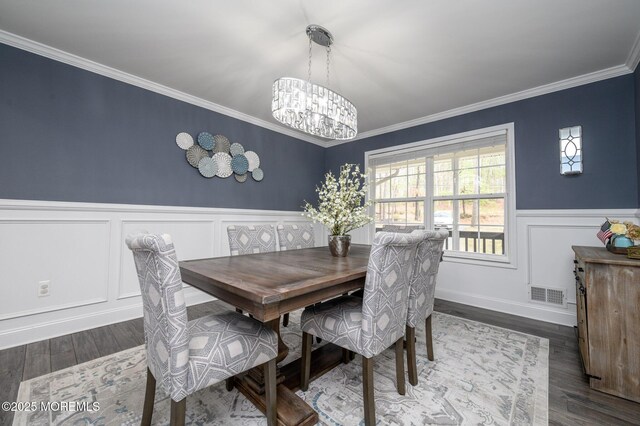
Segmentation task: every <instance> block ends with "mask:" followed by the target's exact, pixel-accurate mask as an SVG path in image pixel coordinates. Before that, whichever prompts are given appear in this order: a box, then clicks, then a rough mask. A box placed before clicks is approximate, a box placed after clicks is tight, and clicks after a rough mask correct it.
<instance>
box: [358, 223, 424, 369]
mask: <svg viewBox="0 0 640 426" xmlns="http://www.w3.org/2000/svg"><path fill="white" fill-rule="evenodd" d="M419 241H420V239H419V237H417V236H414V235H411V234H405V233H391V232H378V233H377V234H376V235H375V237H374V239H373V244H372V245H371V254H370V255H369V264H368V266H367V278H366V281H365V285H364V296H363V300H362V334H361V342H360V343H361V347H362V353H361V355H364V356H366V357H368V358H369V357H372V356H375V355H378V354H379V353H381V352H382V351H383V350H385V349H386V348H388V347H389V346H391V344H393V343H394V342H395V341H396V340H398V339H399V338H401V337H402V336H403V335H404V332H405V325H406V321H407V310H408V298H409V281H410V279H411V275H412V272H413V261H414V257H415V252H416V246H417V244H418V242H419Z"/></svg>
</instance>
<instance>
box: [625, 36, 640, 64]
mask: <svg viewBox="0 0 640 426" xmlns="http://www.w3.org/2000/svg"><path fill="white" fill-rule="evenodd" d="M638 62H640V32H638V36H637V37H636V41H635V42H634V43H633V46H632V47H631V52H629V56H628V57H627V62H625V64H626V65H627V67H629V70H631V72H634V71H635V70H636V67H637V66H638Z"/></svg>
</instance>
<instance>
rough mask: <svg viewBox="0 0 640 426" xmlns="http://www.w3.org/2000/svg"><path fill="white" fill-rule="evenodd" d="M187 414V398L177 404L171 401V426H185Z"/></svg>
mask: <svg viewBox="0 0 640 426" xmlns="http://www.w3.org/2000/svg"><path fill="white" fill-rule="evenodd" d="M186 414H187V398H182V400H180V401H178V402H176V401H174V400H173V399H172V400H171V423H170V424H171V426H184V421H185V416H186Z"/></svg>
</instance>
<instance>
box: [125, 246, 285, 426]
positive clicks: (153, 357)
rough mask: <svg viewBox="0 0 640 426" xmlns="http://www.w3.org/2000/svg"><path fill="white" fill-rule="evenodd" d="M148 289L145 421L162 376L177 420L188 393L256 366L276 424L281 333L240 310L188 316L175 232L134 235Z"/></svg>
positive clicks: (137, 261)
mask: <svg viewBox="0 0 640 426" xmlns="http://www.w3.org/2000/svg"><path fill="white" fill-rule="evenodd" d="M126 243H127V246H128V247H129V249H131V251H132V252H133V258H134V261H135V265H136V270H137V272H138V281H139V282H140V290H141V293H142V302H143V313H144V340H145V349H146V354H147V386H146V392H145V399H144V407H143V413H142V424H143V425H150V424H151V416H152V414H153V405H154V398H155V390H156V380H158V381H159V382H160V384H161V386H162V387H163V388H164V390H165V391H166V392H167V393H168V394H169V396H170V398H171V425H184V423H185V416H186V400H187V399H186V398H187V396H188V395H190V394H192V393H194V392H196V391H198V390H200V389H203V388H206V387H209V386H211V385H214V384H216V383H218V382H221V381H223V380H225V379H227V378H229V377H232V376H234V375H236V374H239V373H241V372H243V371H246V370H249V369H251V368H254V367H258V366H262V368H263V369H264V376H265V387H266V396H265V397H266V406H267V409H266V411H267V422H268V424H269V425H276V373H275V371H276V361H275V359H276V356H277V355H278V336H277V334H276V332H275V331H274V330H271V329H270V328H268V327H265V326H264V325H263V324H262V323H261V322H259V321H256V320H253V319H251V318H249V317H245V316H243V315H240V314H238V313H236V312H231V311H230V312H227V313H223V314H218V315H208V316H205V317H202V318H199V319H196V320H193V321H188V318H187V306H186V304H185V301H184V296H183V293H182V279H181V276H180V269H179V267H178V261H177V258H176V253H175V249H174V247H173V243H172V242H171V237H170V236H169V235H166V234H164V235H154V234H137V235H130V236H129V237H127V240H126Z"/></svg>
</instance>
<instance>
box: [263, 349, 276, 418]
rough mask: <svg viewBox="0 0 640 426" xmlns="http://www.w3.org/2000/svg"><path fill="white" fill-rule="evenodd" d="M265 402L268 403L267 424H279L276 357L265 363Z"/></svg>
mask: <svg viewBox="0 0 640 426" xmlns="http://www.w3.org/2000/svg"><path fill="white" fill-rule="evenodd" d="M264 386H265V403H266V405H267V425H268V426H276V425H277V424H278V410H277V399H276V398H277V397H276V394H277V391H276V359H275V358H274V359H272V360H271V361H269V362H267V363H266V364H264Z"/></svg>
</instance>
